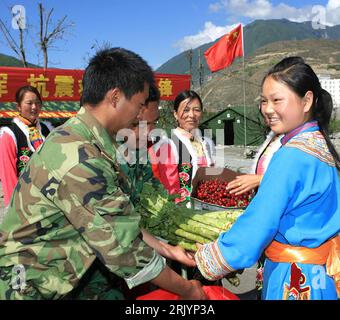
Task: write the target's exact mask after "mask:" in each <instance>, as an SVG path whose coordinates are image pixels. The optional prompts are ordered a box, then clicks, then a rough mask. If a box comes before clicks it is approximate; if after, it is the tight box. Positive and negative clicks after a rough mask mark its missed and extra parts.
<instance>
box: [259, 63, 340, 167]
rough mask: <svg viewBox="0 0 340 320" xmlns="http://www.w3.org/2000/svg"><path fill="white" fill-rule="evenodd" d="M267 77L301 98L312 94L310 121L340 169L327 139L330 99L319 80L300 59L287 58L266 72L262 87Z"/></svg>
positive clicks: (335, 153) (338, 161)
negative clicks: (317, 127)
mask: <svg viewBox="0 0 340 320" xmlns="http://www.w3.org/2000/svg"><path fill="white" fill-rule="evenodd" d="M268 77H272V78H273V79H274V80H276V81H279V82H281V83H284V84H285V85H287V86H288V87H289V88H290V89H291V90H292V91H294V92H295V93H296V94H297V95H298V96H299V97H301V98H303V97H304V96H305V94H306V92H307V91H311V92H313V105H312V119H314V120H316V121H317V122H318V125H319V128H320V131H321V133H322V134H323V136H324V137H325V140H326V143H327V146H328V148H329V151H330V152H331V154H332V156H333V158H334V161H335V164H336V167H337V168H338V169H340V158H339V155H338V153H337V151H336V150H335V148H334V146H333V144H332V142H331V140H330V138H329V123H330V120H331V115H332V111H333V102H332V97H331V95H330V94H329V93H328V92H327V91H326V90H324V89H322V87H321V84H320V81H319V78H318V77H317V75H316V74H315V72H314V71H313V69H312V68H311V67H310V66H309V65H308V64H306V63H305V61H304V60H303V59H302V58H301V57H288V58H285V59H283V60H282V61H280V62H279V63H278V64H276V65H275V66H274V67H273V68H271V69H270V70H269V71H268V73H267V74H266V76H265V77H264V78H263V81H262V86H263V83H264V81H265V80H266V79H267V78H268Z"/></svg>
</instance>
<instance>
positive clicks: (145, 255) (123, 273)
mask: <svg viewBox="0 0 340 320" xmlns="http://www.w3.org/2000/svg"><path fill="white" fill-rule="evenodd" d="M57 192H58V195H57V199H58V200H57V201H58V202H59V204H58V206H59V207H60V208H61V209H62V210H63V211H64V212H65V215H66V217H67V219H68V220H69V221H70V222H71V224H72V225H73V226H74V227H75V228H76V229H77V230H78V232H79V233H80V234H81V236H82V237H83V239H84V240H85V241H86V243H87V244H88V245H89V246H90V247H91V249H92V250H93V251H94V253H95V255H96V256H97V257H98V258H99V259H100V260H101V261H102V262H103V263H104V264H105V265H106V267H107V268H108V269H109V270H111V271H112V272H113V273H115V274H116V275H118V276H119V277H122V278H125V280H126V282H127V284H128V286H129V287H130V288H131V287H134V286H137V285H139V284H141V283H144V282H147V281H150V280H151V279H154V278H155V277H156V276H158V275H159V273H160V272H161V271H162V270H163V269H164V268H165V261H164V259H163V258H162V257H161V256H159V255H158V254H157V253H156V252H155V251H154V250H153V249H152V248H150V247H149V246H147V245H146V243H145V242H144V241H142V239H141V237H142V236H141V232H140V229H139V221H140V215H139V214H137V213H136V212H135V211H134V208H133V206H132V205H131V203H130V201H129V197H128V195H126V194H124V193H123V191H122V190H121V188H120V187H119V183H118V177H117V174H116V172H115V171H114V169H113V167H112V165H111V164H110V163H109V162H108V161H106V160H104V159H89V160H87V161H84V162H82V163H80V164H78V165H76V166H75V167H73V168H72V169H71V170H70V171H69V172H68V173H67V174H66V175H65V176H64V177H63V179H62V181H61V183H60V184H59V188H58V191H57Z"/></svg>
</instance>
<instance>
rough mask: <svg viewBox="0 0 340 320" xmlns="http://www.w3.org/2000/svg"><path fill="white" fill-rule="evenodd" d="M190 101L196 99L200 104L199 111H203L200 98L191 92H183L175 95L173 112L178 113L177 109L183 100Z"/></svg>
mask: <svg viewBox="0 0 340 320" xmlns="http://www.w3.org/2000/svg"><path fill="white" fill-rule="evenodd" d="M188 98H189V99H190V100H189V102H190V101H192V100H194V99H198V101H199V102H200V105H201V109H202V110H203V103H202V99H201V97H200V96H199V95H198V94H197V93H196V92H195V91H193V90H185V91H182V92H181V93H179V94H178V95H177V97H176V98H175V102H174V110H175V111H176V112H177V111H178V107H179V105H180V104H181V102H182V101H183V100H185V99H188Z"/></svg>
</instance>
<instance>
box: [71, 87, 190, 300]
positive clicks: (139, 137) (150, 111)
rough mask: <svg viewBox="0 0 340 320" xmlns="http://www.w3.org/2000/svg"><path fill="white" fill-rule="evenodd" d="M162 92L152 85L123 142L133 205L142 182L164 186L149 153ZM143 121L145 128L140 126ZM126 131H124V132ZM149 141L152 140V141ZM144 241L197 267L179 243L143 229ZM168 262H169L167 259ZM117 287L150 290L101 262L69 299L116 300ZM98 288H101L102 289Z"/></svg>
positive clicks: (132, 293)
mask: <svg viewBox="0 0 340 320" xmlns="http://www.w3.org/2000/svg"><path fill="white" fill-rule="evenodd" d="M159 100H160V94H159V91H158V89H157V87H156V85H150V90H149V97H148V98H147V100H146V101H145V106H143V108H142V109H141V111H140V114H139V115H138V118H137V119H136V122H135V123H133V124H132V126H131V130H132V131H130V132H128V133H129V135H128V136H126V137H125V138H128V140H127V141H126V140H125V139H124V140H123V141H125V143H123V144H120V146H119V147H121V148H120V149H123V150H120V151H121V152H120V153H118V154H117V155H120V156H121V157H120V158H119V161H118V162H119V164H120V169H121V171H122V172H123V173H124V174H125V175H126V177H127V178H128V182H129V183H128V184H126V187H127V188H129V190H128V191H127V192H126V193H128V194H129V195H130V201H131V202H132V204H133V205H134V206H136V205H137V204H138V202H139V195H140V193H141V192H142V189H143V185H144V184H145V183H146V182H152V184H153V185H155V187H157V188H159V187H162V184H161V183H160V182H159V180H158V179H156V178H154V176H153V172H152V168H151V164H150V161H149V158H148V154H147V148H148V147H149V146H150V145H149V143H147V141H148V139H147V138H148V136H149V134H150V132H151V131H152V130H153V129H155V127H156V123H157V121H158V119H159V116H160V114H159V110H158V105H159ZM141 124H142V127H141V126H140V125H141ZM126 133H127V132H126V131H125V132H124V134H126ZM149 141H150V140H149ZM142 234H143V240H144V241H146V242H147V243H148V242H149V241H151V243H148V244H149V245H151V244H152V246H153V247H154V248H155V249H156V251H157V252H158V253H159V254H161V255H162V256H164V257H166V258H169V259H171V260H175V261H179V262H180V263H181V264H184V265H187V266H195V265H196V263H195V259H194V258H193V255H191V254H189V253H188V252H186V251H185V250H184V249H182V248H181V247H179V246H171V245H169V244H167V243H164V242H161V241H158V240H155V238H154V237H152V236H151V235H150V234H149V232H147V231H146V230H143V229H142ZM168 263H169V262H168ZM117 286H119V287H120V288H121V290H122V291H124V294H125V295H126V297H128V298H131V299H132V298H134V297H136V295H138V294H141V293H143V292H144V293H145V292H147V291H148V290H149V289H150V287H149V286H148V285H146V286H141V287H139V288H138V289H136V290H126V286H124V283H123V282H122V281H117V279H116V278H114V279H112V275H110V273H109V272H108V271H107V269H104V268H102V267H101V265H100V264H95V265H94V266H93V267H92V268H91V270H90V271H89V274H88V277H87V278H86V279H84V281H82V283H81V285H80V286H79V287H78V289H77V290H76V291H74V292H73V294H72V295H71V296H69V298H71V299H77V300H85V299H86V300H89V299H90V300H94V299H101V300H107V299H110V300H111V299H113V298H116V297H117V295H118V297H119V292H117ZM99 288H100V289H101V290H99Z"/></svg>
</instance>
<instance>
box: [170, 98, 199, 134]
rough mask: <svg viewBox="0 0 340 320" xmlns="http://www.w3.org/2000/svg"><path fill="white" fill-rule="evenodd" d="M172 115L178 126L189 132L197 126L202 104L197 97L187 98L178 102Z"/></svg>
mask: <svg viewBox="0 0 340 320" xmlns="http://www.w3.org/2000/svg"><path fill="white" fill-rule="evenodd" d="M174 115H175V118H176V120H177V122H178V126H179V127H180V128H182V129H184V130H186V131H188V132H190V131H191V130H193V129H196V128H198V126H199V123H200V120H201V116H202V105H201V103H200V101H199V100H198V99H197V98H195V99H192V100H190V98H187V99H185V100H183V101H182V102H181V103H180V104H179V107H178V110H177V112H176V111H175V112H174Z"/></svg>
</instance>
